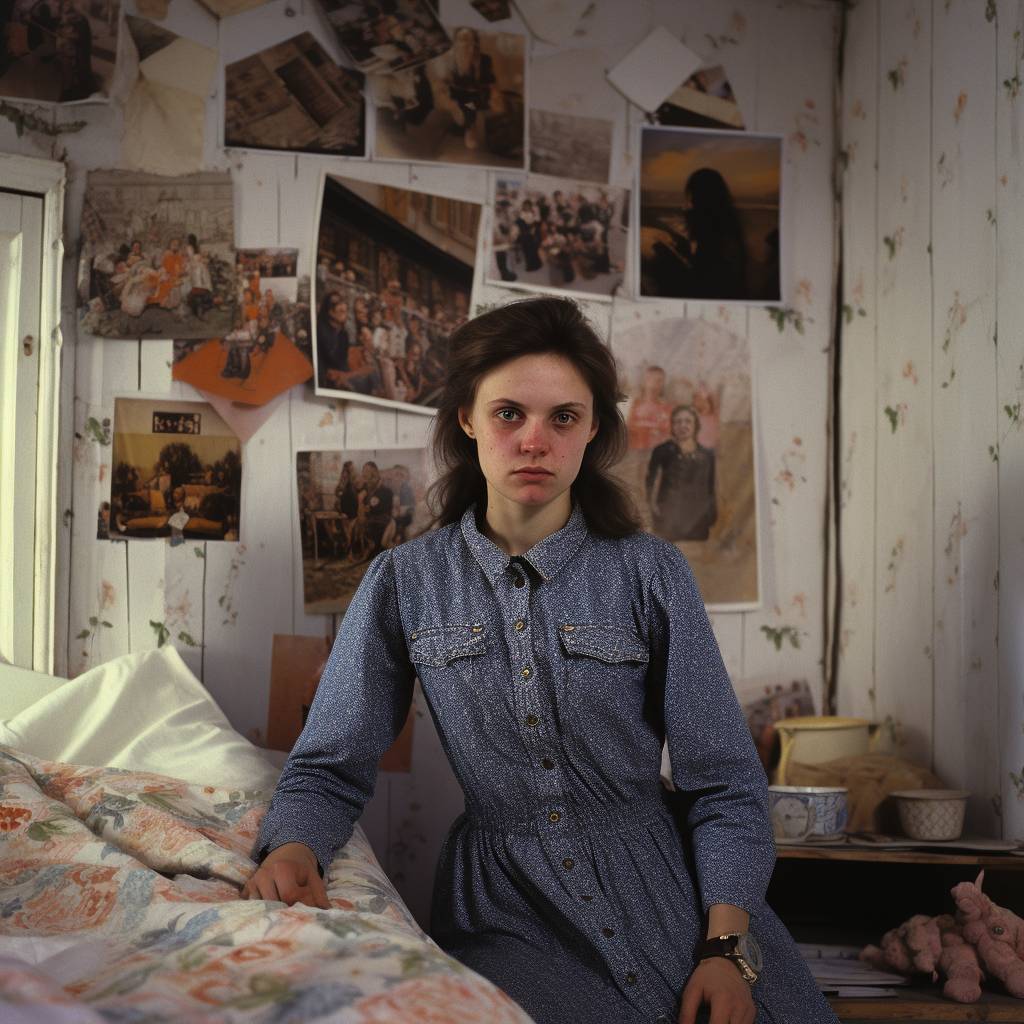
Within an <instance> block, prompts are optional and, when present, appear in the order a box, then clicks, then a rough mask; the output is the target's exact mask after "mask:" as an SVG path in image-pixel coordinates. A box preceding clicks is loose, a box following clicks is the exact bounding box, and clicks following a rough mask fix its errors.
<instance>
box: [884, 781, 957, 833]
mask: <svg viewBox="0 0 1024 1024" xmlns="http://www.w3.org/2000/svg"><path fill="white" fill-rule="evenodd" d="M890 795H891V796H893V797H895V799H896V810H897V811H898V812H899V815H900V825H901V826H902V827H903V831H904V832H905V833H906V834H907V835H908V836H910V838H911V839H921V840H923V841H927V842H944V841H948V840H950V839H959V838H960V833H961V832H963V829H964V812H965V811H966V810H967V798H968V797H969V796H970V795H971V794H970V793H969V792H968V791H967V790H966V789H898V790H896V791H895V792H893V793H891V794H890Z"/></svg>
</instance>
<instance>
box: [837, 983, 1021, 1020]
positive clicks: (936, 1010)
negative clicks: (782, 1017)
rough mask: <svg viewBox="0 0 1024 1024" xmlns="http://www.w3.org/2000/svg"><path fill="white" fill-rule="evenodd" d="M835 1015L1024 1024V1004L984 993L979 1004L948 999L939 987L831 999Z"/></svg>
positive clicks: (854, 1017)
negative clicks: (873, 996)
mask: <svg viewBox="0 0 1024 1024" xmlns="http://www.w3.org/2000/svg"><path fill="white" fill-rule="evenodd" d="M828 1004H829V1006H831V1007H832V1012H833V1013H835V1015H836V1016H837V1017H838V1018H839V1019H840V1020H848V1021H860V1020H883V1021H894V1020H924V1021H936V1020H982V1021H1015V1022H1016V1024H1020V1022H1021V1021H1024V1000H1020V999H1014V998H1013V996H1008V995H1002V994H999V993H995V992H982V994H981V999H979V1000H978V1002H976V1003H957V1002H954V1001H953V1000H951V999H947V998H946V997H945V996H944V995H943V994H942V990H941V989H940V988H939V987H938V986H936V987H935V988H934V989H929V988H911V989H905V990H901V991H900V993H899V995H897V996H890V997H889V998H887V999H838V998H836V997H835V996H829V997H828Z"/></svg>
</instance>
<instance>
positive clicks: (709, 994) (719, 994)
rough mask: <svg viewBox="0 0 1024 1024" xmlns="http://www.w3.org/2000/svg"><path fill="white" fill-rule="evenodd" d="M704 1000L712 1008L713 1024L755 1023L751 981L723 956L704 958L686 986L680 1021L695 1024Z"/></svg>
mask: <svg viewBox="0 0 1024 1024" xmlns="http://www.w3.org/2000/svg"><path fill="white" fill-rule="evenodd" d="M702 1003H707V1004H708V1006H710V1007H711V1019H710V1024H754V1017H755V1016H756V1015H757V1011H756V1010H755V1009H754V998H753V996H752V995H751V993H750V984H749V982H747V981H745V980H744V978H743V975H742V974H740V970H739V968H738V967H737V966H736V965H735V964H734V963H732V961H730V960H727V959H726V958H725V957H724V956H712V957H708V959H707V960H702V961H701V962H700V963H699V964H697V966H696V967H695V968H694V969H693V974H691V975H690V980H689V981H688V982H687V983H686V988H684V989H683V1005H682V1008H681V1009H680V1011H679V1024H695V1021H696V1019H697V1010H698V1009H699V1008H700V1006H701V1004H702Z"/></svg>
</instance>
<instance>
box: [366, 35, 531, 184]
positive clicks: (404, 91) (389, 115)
mask: <svg viewBox="0 0 1024 1024" xmlns="http://www.w3.org/2000/svg"><path fill="white" fill-rule="evenodd" d="M449 32H450V34H451V37H452V48H451V49H450V50H449V51H448V52H447V53H445V54H443V55H442V56H440V57H435V58H434V59H433V60H430V61H427V63H426V64H421V65H420V66H418V67H415V68H409V69H406V70H404V71H400V72H396V73H394V74H386V75H384V74H380V75H374V76H373V78H372V79H371V88H372V90H373V100H374V105H375V107H376V109H377V124H376V129H377V130H376V141H375V143H374V156H375V158H376V159H378V160H413V161H417V162H421V163H423V162H437V163H450V164H451V163H454V164H477V165H480V166H483V167H522V166H523V165H524V164H523V160H524V141H525V133H526V128H525V109H526V108H525V98H526V95H525V94H526V37H525V36H522V35H516V34H512V33H508V32H490V31H477V30H476V29H475V28H469V27H467V26H459V27H456V28H451V29H450V30H449Z"/></svg>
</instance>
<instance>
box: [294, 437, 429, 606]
mask: <svg viewBox="0 0 1024 1024" xmlns="http://www.w3.org/2000/svg"><path fill="white" fill-rule="evenodd" d="M296 472H297V474H298V499H299V523H300V529H301V537H302V583H303V594H304V601H305V612H306V614H307V615H321V614H322V615H331V614H333V613H335V612H343V611H344V610H345V609H346V608H347V607H348V605H349V602H350V601H351V600H352V595H353V594H354V593H355V592H356V587H358V586H359V581H360V580H361V579H362V578H363V576H364V575H365V574H366V570H367V568H368V567H369V565H370V562H371V561H372V560H373V558H374V557H375V556H376V555H378V554H379V553H380V552H381V551H384V550H387V549H389V548H393V547H397V546H398V545H399V544H402V543H404V542H405V541H407V540H412V539H413V538H414V537H418V536H420V534H422V533H425V532H426V530H427V528H428V527H429V525H430V513H429V511H428V509H427V505H426V494H427V484H428V479H427V472H428V469H427V451H426V449H425V448H406V449H378V450H377V451H310V452H298V453H297V455H296Z"/></svg>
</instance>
